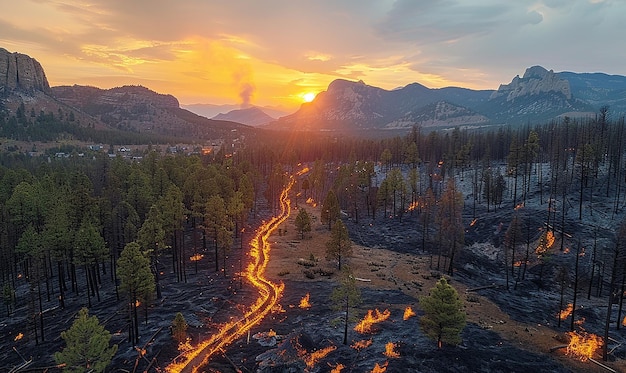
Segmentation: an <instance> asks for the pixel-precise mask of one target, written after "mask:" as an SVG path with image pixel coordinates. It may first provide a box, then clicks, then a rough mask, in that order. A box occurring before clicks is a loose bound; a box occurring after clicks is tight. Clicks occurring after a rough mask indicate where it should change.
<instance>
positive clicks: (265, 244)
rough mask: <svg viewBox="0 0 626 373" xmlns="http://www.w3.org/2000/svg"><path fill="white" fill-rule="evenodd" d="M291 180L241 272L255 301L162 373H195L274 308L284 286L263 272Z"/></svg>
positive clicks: (287, 207) (283, 217) (285, 212)
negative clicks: (277, 210)
mask: <svg viewBox="0 0 626 373" xmlns="http://www.w3.org/2000/svg"><path fill="white" fill-rule="evenodd" d="M293 184H294V178H293V176H292V177H291V180H290V182H289V184H288V185H287V186H286V187H285V188H284V189H283V191H282V192H281V195H280V199H279V202H280V212H279V213H278V215H277V216H275V217H273V218H272V219H271V220H270V221H268V222H263V224H261V226H260V227H259V228H258V229H257V231H256V234H255V236H254V238H253V239H252V240H251V241H250V246H249V250H250V252H249V256H250V258H252V261H251V263H250V264H249V265H248V267H247V268H246V270H245V271H244V273H243V275H244V277H245V278H246V279H247V280H248V281H249V282H250V283H251V284H252V285H253V286H254V287H255V288H256V289H257V290H258V292H259V297H258V298H257V300H256V302H255V303H254V304H252V305H251V306H250V308H249V310H248V311H247V312H246V313H245V314H244V315H243V317H242V318H239V319H234V320H233V321H230V322H228V323H226V324H223V325H222V326H221V327H220V328H219V330H218V331H217V332H215V333H214V334H212V335H211V337H210V338H208V339H206V340H204V341H201V342H200V343H199V344H198V345H197V346H196V348H194V349H193V350H191V351H189V352H187V353H185V354H183V357H184V358H186V360H184V361H180V362H172V363H171V364H170V365H168V366H167V367H166V368H165V371H166V372H183V371H184V372H198V371H199V368H200V367H202V366H203V365H206V363H207V362H208V361H209V359H210V358H211V357H212V356H213V355H214V354H216V353H217V352H220V351H222V350H223V348H224V347H226V346H227V345H229V344H231V343H232V342H233V341H235V340H237V339H238V338H239V337H241V336H242V335H244V334H245V333H247V332H248V331H249V330H250V329H251V328H252V327H253V326H255V325H258V324H259V323H261V321H262V320H263V319H264V318H265V316H267V315H268V314H269V313H270V312H272V310H273V309H275V306H276V305H277V304H278V299H279V298H280V296H281V295H282V293H283V290H284V288H285V285H284V284H282V283H281V284H276V283H273V282H272V281H270V280H268V279H267V278H265V269H266V267H267V264H268V261H269V259H270V250H271V245H270V242H269V237H270V236H271V235H272V233H274V231H275V230H276V229H278V227H279V226H280V224H282V223H283V222H284V221H285V220H286V219H287V218H288V217H289V215H290V214H291V200H290V199H289V191H290V190H291V188H292V187H293Z"/></svg>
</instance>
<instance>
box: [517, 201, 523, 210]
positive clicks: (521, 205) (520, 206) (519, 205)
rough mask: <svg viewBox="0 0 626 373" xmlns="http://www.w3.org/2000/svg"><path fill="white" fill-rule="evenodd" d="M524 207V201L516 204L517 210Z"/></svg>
mask: <svg viewBox="0 0 626 373" xmlns="http://www.w3.org/2000/svg"><path fill="white" fill-rule="evenodd" d="M522 208H524V202H521V203H518V204H517V206H515V210H519V209H522Z"/></svg>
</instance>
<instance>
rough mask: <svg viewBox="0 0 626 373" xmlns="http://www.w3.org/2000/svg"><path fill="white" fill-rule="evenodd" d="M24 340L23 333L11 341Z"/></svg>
mask: <svg viewBox="0 0 626 373" xmlns="http://www.w3.org/2000/svg"><path fill="white" fill-rule="evenodd" d="M22 338H24V334H23V333H18V334H17V335H16V336H15V338H14V339H13V341H19V340H20V339H22Z"/></svg>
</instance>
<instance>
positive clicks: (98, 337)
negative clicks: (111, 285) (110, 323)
mask: <svg viewBox="0 0 626 373" xmlns="http://www.w3.org/2000/svg"><path fill="white" fill-rule="evenodd" d="M61 338H63V340H64V341H65V344H66V347H65V348H64V349H63V350H62V351H61V352H56V353H55V354H54V360H56V362H57V364H63V365H64V368H63V371H64V372H76V373H78V372H104V370H105V369H106V367H107V366H108V365H109V364H110V363H111V359H112V358H113V356H114V355H115V353H116V352H117V345H113V346H110V347H109V341H110V340H111V333H109V331H107V330H106V329H104V326H102V325H100V322H99V321H98V318H97V317H96V316H91V317H90V316H89V311H88V310H87V308H83V309H81V310H80V311H79V312H78V318H77V319H76V320H74V323H73V324H72V326H71V327H70V328H69V329H68V330H66V331H64V332H62V333H61Z"/></svg>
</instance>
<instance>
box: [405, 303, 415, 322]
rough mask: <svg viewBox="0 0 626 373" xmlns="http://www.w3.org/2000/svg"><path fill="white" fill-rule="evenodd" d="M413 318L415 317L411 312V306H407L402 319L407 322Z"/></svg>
mask: <svg viewBox="0 0 626 373" xmlns="http://www.w3.org/2000/svg"><path fill="white" fill-rule="evenodd" d="M413 316H415V312H414V311H413V309H412V308H411V306H407V308H405V309H404V316H403V317H402V319H403V320H408V319H410V318H411V317H413Z"/></svg>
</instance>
